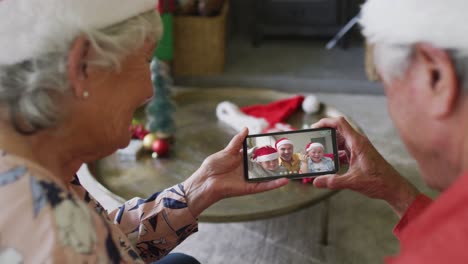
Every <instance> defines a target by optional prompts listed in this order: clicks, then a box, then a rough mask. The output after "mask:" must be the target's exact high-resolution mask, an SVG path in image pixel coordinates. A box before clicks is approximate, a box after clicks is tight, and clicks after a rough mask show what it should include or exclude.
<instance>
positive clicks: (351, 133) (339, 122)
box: [311, 117, 360, 149]
mask: <svg viewBox="0 0 468 264" xmlns="http://www.w3.org/2000/svg"><path fill="white" fill-rule="evenodd" d="M311 127H312V128H322V127H332V128H335V129H336V130H337V132H338V133H340V134H341V135H342V136H343V138H344V139H345V141H346V143H347V144H348V146H349V147H350V149H352V146H353V145H355V141H356V139H357V137H358V136H359V135H360V134H359V133H358V132H357V131H356V130H354V128H353V127H352V126H351V125H350V124H349V123H348V121H346V119H345V118H344V117H336V118H322V119H320V120H319V121H318V122H316V123H314V124H312V125H311Z"/></svg>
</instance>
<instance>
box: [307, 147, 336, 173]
mask: <svg viewBox="0 0 468 264" xmlns="http://www.w3.org/2000/svg"><path fill="white" fill-rule="evenodd" d="M305 150H306V154H305V155H304V156H303V157H302V158H301V171H302V172H307V171H308V172H323V171H333V170H334V169H335V163H334V162H333V160H332V159H331V158H329V157H325V156H324V151H325V148H324V147H323V145H322V144H320V143H318V142H310V143H309V144H307V146H306V147H305Z"/></svg>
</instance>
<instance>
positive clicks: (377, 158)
mask: <svg viewBox="0 0 468 264" xmlns="http://www.w3.org/2000/svg"><path fill="white" fill-rule="evenodd" d="M312 127H313V128H321V127H332V128H336V130H337V144H338V147H339V148H340V150H341V151H345V152H346V155H347V156H348V157H349V169H348V171H347V172H346V173H345V174H343V175H339V174H333V175H325V176H320V177H317V178H316V179H315V180H314V186H316V187H318V188H330V189H350V190H354V191H357V192H360V193H362V194H364V195H366V196H368V197H370V198H377V199H382V200H385V201H387V202H388V203H389V204H390V206H391V207H392V208H393V209H394V210H395V212H396V213H397V214H398V216H400V217H401V216H402V215H403V213H404V212H405V211H406V209H407V208H408V206H409V205H410V204H411V203H412V202H413V200H414V198H416V196H417V195H418V194H419V191H418V190H417V189H416V188H415V187H414V186H413V185H412V184H411V183H409V182H408V181H407V180H406V179H405V178H403V177H402V176H401V175H400V174H399V173H398V172H397V171H396V170H395V169H394V168H393V167H392V166H391V165H390V164H389V163H388V162H387V161H386V160H385V159H384V158H383V157H382V156H381V155H380V154H379V152H377V150H376V149H375V148H374V146H373V145H372V144H371V143H370V141H369V140H368V139H367V137H365V136H363V135H361V134H360V133H358V132H357V131H355V130H354V129H353V128H352V127H351V125H350V124H349V123H348V122H347V121H346V119H344V118H343V117H339V118H324V119H322V120H320V121H319V122H317V123H315V124H313V125H312Z"/></svg>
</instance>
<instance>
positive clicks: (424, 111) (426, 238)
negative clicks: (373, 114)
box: [313, 0, 468, 264]
mask: <svg viewBox="0 0 468 264" xmlns="http://www.w3.org/2000/svg"><path fill="white" fill-rule="evenodd" d="M467 13H468V1H466V0H446V1H439V0H368V1H367V2H366V3H365V4H364V6H363V9H362V19H361V24H362V26H363V33H364V35H365V36H366V38H367V41H368V42H370V43H371V44H373V45H375V50H374V58H375V64H376V66H377V71H378V73H379V74H380V77H381V79H382V80H383V84H384V87H385V93H386V95H387V99H388V110H389V113H390V116H391V117H392V119H393V121H394V123H395V126H396V128H397V129H398V131H399V133H400V136H401V138H402V140H403V143H404V144H405V145H406V147H407V149H408V150H409V152H410V154H411V155H412V156H413V157H414V158H415V159H416V161H417V162H418V165H419V169H420V171H421V175H422V178H423V180H424V181H425V182H426V183H427V184H428V185H429V186H430V187H432V188H434V189H436V190H438V191H441V192H442V193H441V195H440V196H439V197H438V198H437V199H436V200H434V201H432V200H431V199H430V198H429V197H427V196H425V195H423V194H421V193H420V192H419V191H418V190H417V189H416V188H415V187H414V186H413V185H412V184H410V183H409V182H408V181H407V180H406V179H405V178H404V177H402V176H401V175H400V174H399V173H398V172H397V171H396V170H395V169H394V168H393V167H392V166H391V165H390V164H389V163H387V162H386V161H385V160H384V159H383V158H382V156H380V154H379V153H378V152H377V151H376V149H375V148H374V147H373V146H372V145H371V143H370V142H369V140H368V139H367V138H365V137H364V136H363V135H361V134H359V133H358V132H356V131H355V130H354V129H353V128H352V127H351V126H350V125H349V124H348V123H347V122H346V120H345V119H344V118H338V119H323V120H320V121H319V122H318V123H316V124H314V125H313V126H314V127H323V126H326V127H335V128H337V130H338V132H339V133H340V135H341V136H342V139H344V142H345V147H346V151H348V152H350V157H351V159H350V167H349V170H348V172H347V173H345V174H343V175H327V176H323V177H318V178H316V179H315V180H314V185H315V186H317V187H321V188H331V189H351V190H354V191H358V192H360V193H362V194H364V195H366V196H368V197H371V198H377V199H382V200H384V201H386V202H387V203H388V204H389V205H390V206H391V207H392V208H393V210H394V211H395V212H396V214H397V215H398V216H399V217H401V220H400V222H399V223H398V225H397V226H396V228H395V230H394V233H395V235H396V236H397V237H398V238H399V239H400V245H401V247H400V248H401V252H400V254H399V255H398V256H396V257H393V258H389V259H388V261H387V263H398V264H403V263H408V264H409V263H411V264H415V263H425V264H432V263H452V264H453V263H467V262H468V251H467V250H466V244H467V243H468V232H467V230H468V191H467V190H468V136H467V135H468V121H467V116H468V96H467V92H466V91H467V88H468V87H467V83H466V80H467V74H468V72H467V67H466V65H467V63H468V37H467V34H466V32H467V30H468V26H467V24H466V14H467ZM442 164H443V165H442Z"/></svg>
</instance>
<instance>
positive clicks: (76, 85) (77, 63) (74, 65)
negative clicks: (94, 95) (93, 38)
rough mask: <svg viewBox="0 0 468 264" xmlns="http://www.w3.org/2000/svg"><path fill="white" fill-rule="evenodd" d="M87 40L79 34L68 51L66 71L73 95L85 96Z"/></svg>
mask: <svg viewBox="0 0 468 264" xmlns="http://www.w3.org/2000/svg"><path fill="white" fill-rule="evenodd" d="M89 47H90V43H89V40H88V39H86V38H85V37H84V36H79V37H78V38H76V39H75V40H74V41H73V44H72V46H71V48H70V51H69V53H68V65H67V72H68V78H69V80H70V83H71V87H72V89H73V93H74V94H75V96H77V97H79V98H83V97H87V93H88V90H87V81H88V64H87V59H88V57H89Z"/></svg>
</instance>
